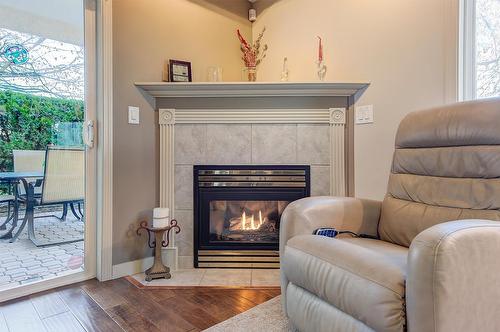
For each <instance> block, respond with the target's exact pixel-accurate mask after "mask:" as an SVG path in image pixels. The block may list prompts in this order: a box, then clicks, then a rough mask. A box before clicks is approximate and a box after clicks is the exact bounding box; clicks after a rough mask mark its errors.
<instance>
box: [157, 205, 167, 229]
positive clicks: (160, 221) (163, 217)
mask: <svg viewBox="0 0 500 332" xmlns="http://www.w3.org/2000/svg"><path fill="white" fill-rule="evenodd" d="M169 213H170V210H169V209H168V208H154V209H153V227H154V228H165V227H167V226H168V217H169Z"/></svg>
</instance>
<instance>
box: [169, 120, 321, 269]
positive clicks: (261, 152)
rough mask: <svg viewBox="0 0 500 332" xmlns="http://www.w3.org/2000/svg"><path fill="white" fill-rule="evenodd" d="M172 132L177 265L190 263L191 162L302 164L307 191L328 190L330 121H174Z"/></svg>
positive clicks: (191, 264)
mask: <svg viewBox="0 0 500 332" xmlns="http://www.w3.org/2000/svg"><path fill="white" fill-rule="evenodd" d="M174 135H175V136H174V160H175V173H174V183H175V189H174V192H175V195H174V196H175V217H176V219H177V220H178V222H179V225H180V226H181V229H182V231H181V233H180V234H178V235H177V236H176V246H177V247H178V250H179V267H180V268H184V269H186V268H192V267H193V165H203V164H218V165H224V164H242V165H245V164H248V165H251V164H306V165H310V166H311V195H312V196H320V195H329V193H330V126H329V125H328V124H176V125H175V134H174ZM257 273H258V272H257ZM209 275H210V274H209Z"/></svg>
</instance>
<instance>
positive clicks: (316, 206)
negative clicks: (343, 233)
mask: <svg viewBox="0 0 500 332" xmlns="http://www.w3.org/2000/svg"><path fill="white" fill-rule="evenodd" d="M381 204H382V203H381V202H379V201H372V200H366V199H358V198H352V197H331V196H318V197H308V198H303V199H299V200H297V201H294V202H292V203H290V204H289V205H288V206H287V207H286V209H285V211H284V212H283V215H282V216H281V223H280V254H282V253H283V249H284V246H285V244H286V242H287V241H288V239H290V238H292V237H294V236H296V235H299V234H312V233H313V231H314V230H316V229H318V228H320V227H334V228H336V229H338V230H348V231H352V232H355V233H364V234H369V235H374V236H376V235H377V227H378V222H379V218H380V208H381Z"/></svg>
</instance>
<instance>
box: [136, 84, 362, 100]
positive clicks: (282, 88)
mask: <svg viewBox="0 0 500 332" xmlns="http://www.w3.org/2000/svg"><path fill="white" fill-rule="evenodd" d="M134 84H135V86H137V87H138V88H140V89H142V90H144V91H145V92H147V93H148V94H150V95H151V96H153V97H155V98H182V97H190V98H193V97H198V98H217V97H219V98H220V97H286V96H288V97H291V96H293V97H349V96H355V95H357V94H358V93H362V92H363V91H364V90H365V89H366V88H367V87H368V85H369V84H368V83H327V82H321V83H313V82H310V83H309V82H307V83H295V82H277V83H268V82H251V83H249V82H230V83H229V82H221V83H219V82H216V83H198V82H190V83H170V82H136V83H134Z"/></svg>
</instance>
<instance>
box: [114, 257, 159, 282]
mask: <svg viewBox="0 0 500 332" xmlns="http://www.w3.org/2000/svg"><path fill="white" fill-rule="evenodd" d="M153 261H154V257H146V258H142V259H138V260H135V261H130V262H125V263H121V264H117V265H113V279H117V278H121V277H125V276H130V275H133V274H137V273H141V272H144V271H145V270H146V269H147V268H149V267H151V265H153Z"/></svg>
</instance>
